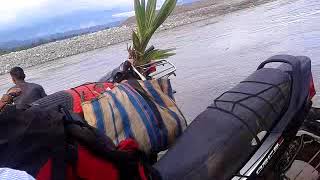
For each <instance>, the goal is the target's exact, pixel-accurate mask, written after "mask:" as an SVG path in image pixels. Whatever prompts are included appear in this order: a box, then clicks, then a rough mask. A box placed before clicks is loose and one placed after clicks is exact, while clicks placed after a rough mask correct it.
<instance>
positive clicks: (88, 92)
mask: <svg viewBox="0 0 320 180" xmlns="http://www.w3.org/2000/svg"><path fill="white" fill-rule="evenodd" d="M113 87H114V85H113V84H112V83H90V84H84V85H81V86H78V87H75V88H72V89H69V90H66V92H68V93H69V94H70V95H71V96H72V98H73V112H74V113H78V114H83V110H82V107H81V96H80V95H82V94H83V96H84V101H89V100H92V99H94V98H96V97H98V96H99V95H100V94H101V93H102V92H104V91H106V90H108V89H112V88H113Z"/></svg>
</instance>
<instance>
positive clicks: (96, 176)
mask: <svg viewBox="0 0 320 180" xmlns="http://www.w3.org/2000/svg"><path fill="white" fill-rule="evenodd" d="M138 149H139V145H138V143H137V142H136V141H134V140H132V139H127V140H124V141H121V142H120V144H119V146H118V150H120V151H126V152H129V153H130V152H133V151H136V150H138ZM138 166H139V167H138V170H139V174H140V177H141V180H147V176H146V174H145V170H144V167H143V165H142V164H141V163H139V165H138ZM72 168H76V169H72ZM51 170H52V160H51V159H49V160H48V161H47V163H46V164H45V165H44V166H43V167H42V168H41V169H40V171H39V173H38V175H37V177H36V179H37V180H49V179H51V176H52V174H51ZM78 177H80V178H81V179H86V180H105V179H108V180H119V171H118V170H117V168H116V167H115V166H114V165H113V164H112V163H110V162H108V161H106V160H104V159H100V158H99V157H96V156H95V155H93V154H92V153H90V152H89V151H88V150H87V149H85V148H84V147H83V146H81V145H79V146H78V161H77V162H76V166H75V167H72V166H71V165H67V171H66V180H77V179H78Z"/></svg>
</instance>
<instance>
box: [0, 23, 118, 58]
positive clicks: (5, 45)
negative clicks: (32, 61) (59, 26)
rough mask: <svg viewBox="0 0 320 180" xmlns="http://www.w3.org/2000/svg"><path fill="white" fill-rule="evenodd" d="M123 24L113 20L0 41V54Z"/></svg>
mask: <svg viewBox="0 0 320 180" xmlns="http://www.w3.org/2000/svg"><path fill="white" fill-rule="evenodd" d="M120 24H121V21H117V22H112V23H109V24H106V25H97V26H92V27H88V28H82V29H78V30H72V31H67V32H64V33H56V34H52V35H47V36H43V37H37V38H33V39H27V40H12V41H8V42H1V43H0V55H3V54H6V53H10V52H13V51H20V50H24V49H28V48H32V47H36V46H39V45H41V44H45V43H49V42H54V41H58V40H63V39H68V38H72V37H75V36H80V35H84V34H90V33H94V32H98V31H102V30H105V29H109V28H111V27H116V26H119V25H120Z"/></svg>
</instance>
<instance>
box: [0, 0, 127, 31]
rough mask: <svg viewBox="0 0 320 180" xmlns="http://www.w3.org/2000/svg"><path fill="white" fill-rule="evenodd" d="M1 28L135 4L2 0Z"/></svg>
mask: <svg viewBox="0 0 320 180" xmlns="http://www.w3.org/2000/svg"><path fill="white" fill-rule="evenodd" d="M0 4H1V6H0V28H1V26H2V27H3V26H10V25H14V24H15V23H17V24H18V23H21V22H26V21H32V19H39V18H48V17H54V16H58V15H63V14H66V13H70V12H72V11H77V10H85V9H97V10H111V9H112V8H121V7H125V8H126V9H127V10H128V8H129V7H132V6H133V0H0Z"/></svg>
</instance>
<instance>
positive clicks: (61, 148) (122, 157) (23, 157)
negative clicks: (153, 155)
mask: <svg viewBox="0 0 320 180" xmlns="http://www.w3.org/2000/svg"><path fill="white" fill-rule="evenodd" d="M78 145H81V146H83V147H85V148H86V149H87V150H88V151H90V152H91V153H92V154H94V155H95V156H96V157H99V158H100V159H101V160H103V161H105V162H106V163H112V164H113V165H114V166H115V167H116V168H117V169H118V172H119V177H120V179H121V180H125V179H136V180H139V179H142V177H141V172H140V171H139V164H140V165H142V167H143V169H144V173H145V175H146V176H147V177H148V179H157V177H158V175H157V172H156V171H155V170H153V169H152V167H151V166H150V165H149V162H148V159H147V158H146V156H145V155H144V154H143V153H142V152H141V151H139V150H137V151H133V152H130V153H129V152H125V151H119V150H118V149H117V148H116V147H115V146H114V144H113V143H112V142H111V141H110V140H109V139H108V137H106V136H104V135H103V134H99V132H98V131H97V130H96V129H95V128H93V127H91V126H89V125H88V124H86V123H85V122H84V121H82V119H81V118H75V117H74V116H73V115H71V114H70V113H69V112H68V111H63V112H58V111H56V110H48V109H38V108H35V107H33V108H30V109H28V110H26V111H22V110H18V109H15V108H14V107H10V108H7V109H6V110H5V111H4V112H2V113H1V114H0V167H7V168H12V169H17V170H21V171H26V172H27V173H28V174H30V175H31V176H33V177H35V178H36V177H37V176H38V175H39V173H40V172H42V170H43V168H44V166H45V165H46V164H47V163H48V161H49V160H52V166H51V169H50V171H48V172H46V173H47V174H49V175H48V176H49V177H50V179H53V180H63V179H65V177H66V167H67V165H68V166H69V165H71V166H76V165H77V160H78V158H81V157H77V154H78V153H77V150H78V149H77V147H78ZM80 178H81V177H80ZM106 178H108V177H106Z"/></svg>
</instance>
